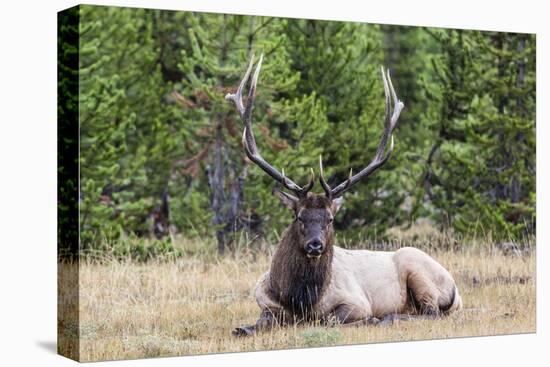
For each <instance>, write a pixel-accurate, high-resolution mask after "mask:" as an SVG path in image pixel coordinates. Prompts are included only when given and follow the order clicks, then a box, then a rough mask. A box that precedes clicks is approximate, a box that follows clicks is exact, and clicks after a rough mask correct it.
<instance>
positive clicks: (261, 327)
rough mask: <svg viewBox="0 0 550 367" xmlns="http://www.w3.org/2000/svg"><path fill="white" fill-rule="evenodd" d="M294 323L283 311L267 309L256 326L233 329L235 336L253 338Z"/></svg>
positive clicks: (263, 311)
mask: <svg viewBox="0 0 550 367" xmlns="http://www.w3.org/2000/svg"><path fill="white" fill-rule="evenodd" d="M291 322H292V318H290V317H288V315H287V314H286V312H285V311H284V310H283V309H269V308H265V309H263V310H262V313H261V314H260V318H259V319H258V321H256V324H254V325H250V326H240V327H236V328H235V329H233V331H232V332H231V334H232V335H233V336H251V335H254V334H256V333H257V332H260V331H268V330H271V329H272V328H273V327H275V326H277V325H287V324H289V323H291Z"/></svg>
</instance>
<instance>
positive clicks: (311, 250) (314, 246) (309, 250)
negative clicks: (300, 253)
mask: <svg viewBox="0 0 550 367" xmlns="http://www.w3.org/2000/svg"><path fill="white" fill-rule="evenodd" d="M324 249H325V246H324V245H323V242H322V241H321V240H320V239H318V238H315V239H313V240H311V241H309V242H308V243H307V244H306V248H305V250H306V256H307V257H309V258H319V257H320V256H321V255H322V254H323V251H324Z"/></svg>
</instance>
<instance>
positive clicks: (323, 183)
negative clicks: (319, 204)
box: [319, 155, 332, 199]
mask: <svg viewBox="0 0 550 367" xmlns="http://www.w3.org/2000/svg"><path fill="white" fill-rule="evenodd" d="M319 183H320V184H321V187H322V188H323V191H324V192H325V195H326V197H327V198H329V199H330V198H331V197H332V189H331V188H330V186H329V184H328V183H327V181H326V180H325V172H324V171H323V156H322V155H319Z"/></svg>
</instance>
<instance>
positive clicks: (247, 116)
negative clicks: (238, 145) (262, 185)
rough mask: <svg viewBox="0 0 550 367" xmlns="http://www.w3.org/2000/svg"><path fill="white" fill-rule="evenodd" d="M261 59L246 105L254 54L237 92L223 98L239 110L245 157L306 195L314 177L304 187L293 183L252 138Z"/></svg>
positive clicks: (261, 58) (300, 193)
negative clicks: (268, 160) (264, 155)
mask: <svg viewBox="0 0 550 367" xmlns="http://www.w3.org/2000/svg"><path fill="white" fill-rule="evenodd" d="M262 61H263V54H262V55H261V56H260V59H259V61H258V64H257V65H256V70H255V71H254V75H253V76H252V81H251V83H250V89H249V91H248V100H247V102H246V106H244V104H243V101H242V91H243V88H244V86H245V85H246V83H247V81H248V79H249V77H250V73H251V71H252V66H253V63H254V56H252V58H251V60H250V64H249V65H248V69H247V71H246V73H245V75H244V77H243V79H242V81H241V83H240V84H239V88H238V89H237V92H236V93H235V94H227V95H226V96H225V99H226V100H231V101H233V102H235V106H236V107H237V111H238V112H239V114H240V116H241V119H242V120H243V123H244V131H243V138H242V144H243V147H244V151H245V153H246V155H247V157H248V158H249V159H250V160H251V161H252V162H254V163H255V164H256V165H257V166H258V167H260V168H261V169H262V170H263V171H264V172H266V173H267V174H268V175H269V176H271V177H272V178H273V179H274V180H275V181H277V182H279V183H280V184H282V185H283V186H284V187H285V188H286V189H288V190H290V191H292V192H294V193H295V194H296V195H298V196H299V197H303V196H305V195H307V192H308V191H309V190H311V188H312V187H313V181H314V177H311V179H310V182H309V183H308V185H306V186H305V187H304V188H302V187H300V186H298V185H297V184H296V183H294V181H292V180H291V179H289V178H288V177H286V176H285V175H284V171H283V173H281V172H279V171H277V169H275V167H273V166H272V165H270V164H269V163H268V162H267V161H266V160H265V159H264V158H263V157H262V156H261V155H260V153H259V152H258V148H257V146H256V139H255V138H254V134H253V132H252V123H251V122H252V108H253V107H254V100H255V98H256V85H257V83H258V78H259V75H260V69H261V66H262Z"/></svg>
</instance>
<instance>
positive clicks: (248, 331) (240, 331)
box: [231, 326, 254, 337]
mask: <svg viewBox="0 0 550 367" xmlns="http://www.w3.org/2000/svg"><path fill="white" fill-rule="evenodd" d="M252 334H254V327H252V326H241V327H236V328H235V329H233V330H232V331H231V335H233V336H237V337H243V336H251V335H252Z"/></svg>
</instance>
